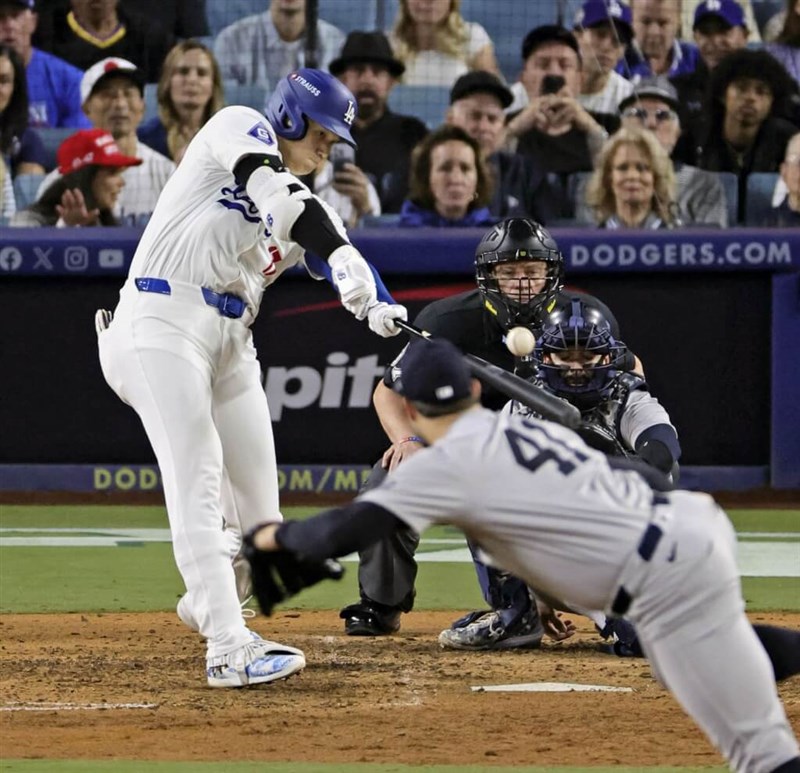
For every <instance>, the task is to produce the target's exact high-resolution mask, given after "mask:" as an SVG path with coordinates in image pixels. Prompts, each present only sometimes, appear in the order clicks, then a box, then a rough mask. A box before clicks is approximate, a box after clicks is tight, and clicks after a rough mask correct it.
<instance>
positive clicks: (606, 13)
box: [574, 0, 713, 45]
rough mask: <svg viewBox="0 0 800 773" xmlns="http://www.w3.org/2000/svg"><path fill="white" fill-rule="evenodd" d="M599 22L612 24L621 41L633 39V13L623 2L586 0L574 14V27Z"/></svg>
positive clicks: (599, 23)
mask: <svg viewBox="0 0 800 773" xmlns="http://www.w3.org/2000/svg"><path fill="white" fill-rule="evenodd" d="M712 2H713V0H712ZM601 24H610V25H612V26H613V27H614V29H615V30H616V32H617V36H618V37H619V40H620V42H621V43H624V44H625V45H627V44H628V43H630V42H631V40H633V15H632V14H631V9H630V7H629V6H627V5H625V3H620V2H618V0H586V2H585V3H584V4H583V5H582V6H581V7H580V8H579V9H578V12H577V13H576V14H575V25H574V26H575V29H587V28H589V27H597V26H599V25H601Z"/></svg>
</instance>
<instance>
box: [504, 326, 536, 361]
mask: <svg viewBox="0 0 800 773" xmlns="http://www.w3.org/2000/svg"><path fill="white" fill-rule="evenodd" d="M534 346H536V338H535V337H534V335H533V333H531V331H530V330H529V329H528V328H527V327H512V328H511V330H509V331H508V332H507V333H506V347H508V351H510V352H511V354H513V355H514V356H515V357H527V356H528V355H529V354H530V353H531V352H532V351H533V347H534Z"/></svg>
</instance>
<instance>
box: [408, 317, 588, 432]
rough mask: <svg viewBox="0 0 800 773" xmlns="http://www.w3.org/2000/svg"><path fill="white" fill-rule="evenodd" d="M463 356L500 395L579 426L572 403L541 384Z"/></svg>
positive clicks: (422, 334) (422, 333)
mask: <svg viewBox="0 0 800 773" xmlns="http://www.w3.org/2000/svg"><path fill="white" fill-rule="evenodd" d="M393 321H394V324H395V325H397V327H399V328H400V329H401V330H404V331H405V332H406V333H409V334H410V335H413V336H416V337H417V338H425V339H429V338H432V336H431V334H430V333H429V332H428V331H427V330H422V329H421V328H418V327H417V326H416V325H412V324H411V323H410V322H404V321H403V320H402V319H395V320H393ZM463 357H464V361H465V362H466V363H467V366H468V367H469V371H470V373H471V374H472V375H473V376H474V377H475V378H477V379H479V380H480V381H483V382H484V383H486V384H489V385H490V386H492V387H494V388H495V389H496V390H497V391H498V392H500V393H501V394H504V395H506V396H507V397H510V398H511V399H512V400H516V401H517V402H518V403H521V404H522V405H525V406H527V407H528V408H530V409H531V410H533V411H535V412H536V413H538V414H540V415H541V416H543V417H544V418H545V419H549V420H550V421H554V422H556V423H557V424H562V425H564V426H565V427H568V428H569V429H576V428H577V427H579V426H580V425H581V413H580V411H579V410H578V409H577V408H576V407H575V406H574V405H571V404H570V403H568V402H566V401H565V400H561V399H560V398H558V397H556V396H555V395H551V394H550V393H549V392H545V390H544V389H542V388H541V387H537V386H536V385H535V384H531V383H530V381H526V380H525V379H524V378H520V377H519V376H517V375H516V374H514V373H509V372H508V371H507V370H503V369H502V368H500V367H498V366H497V365H492V363H490V362H486V360H484V359H482V358H481V357H476V356H475V355H474V354H464V355H463Z"/></svg>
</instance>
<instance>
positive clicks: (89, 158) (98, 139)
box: [56, 129, 142, 174]
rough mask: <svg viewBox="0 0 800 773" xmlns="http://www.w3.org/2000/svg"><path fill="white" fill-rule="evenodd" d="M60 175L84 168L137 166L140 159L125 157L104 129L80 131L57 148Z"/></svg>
mask: <svg viewBox="0 0 800 773" xmlns="http://www.w3.org/2000/svg"><path fill="white" fill-rule="evenodd" d="M56 159H57V160H58V171H59V172H61V174H69V173H70V172H77V171H78V170H79V169H83V168H84V167H85V166H114V167H118V166H139V164H141V163H142V159H141V158H136V157H134V156H126V155H125V154H124V153H122V152H121V151H120V149H119V148H118V147H117V143H116V142H114V138H113V137H112V136H111V134H110V133H109V132H107V131H106V130H105V129H82V130H81V131H78V132H75V134H71V135H70V136H69V137H67V139H65V140H64V141H63V142H62V143H61V145H59V146H58V151H57V153H56Z"/></svg>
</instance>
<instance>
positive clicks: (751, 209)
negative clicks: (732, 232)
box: [744, 172, 780, 226]
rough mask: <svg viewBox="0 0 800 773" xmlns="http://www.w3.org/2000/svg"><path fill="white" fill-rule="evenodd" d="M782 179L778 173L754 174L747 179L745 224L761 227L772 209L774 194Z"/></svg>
mask: <svg viewBox="0 0 800 773" xmlns="http://www.w3.org/2000/svg"><path fill="white" fill-rule="evenodd" d="M779 179H780V175H779V174H778V173H777V172H753V173H752V174H750V175H748V177H747V199H746V200H745V203H744V224H745V225H750V226H759V225H761V224H762V223H763V222H764V217H765V216H766V215H767V214H769V211H770V210H771V209H772V194H773V192H774V191H775V185H776V184H777V182H778V180H779Z"/></svg>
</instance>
